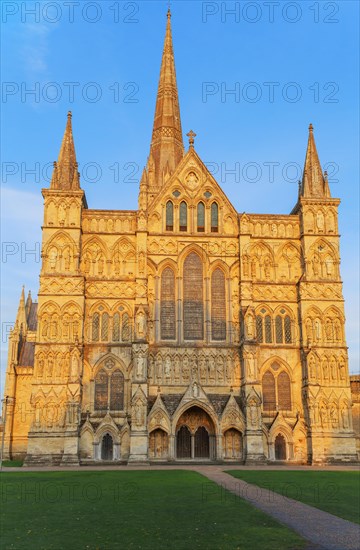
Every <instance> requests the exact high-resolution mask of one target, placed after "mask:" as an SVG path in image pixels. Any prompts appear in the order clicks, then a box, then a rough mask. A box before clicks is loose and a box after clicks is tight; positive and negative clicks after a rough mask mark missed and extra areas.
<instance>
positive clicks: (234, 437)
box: [224, 428, 243, 460]
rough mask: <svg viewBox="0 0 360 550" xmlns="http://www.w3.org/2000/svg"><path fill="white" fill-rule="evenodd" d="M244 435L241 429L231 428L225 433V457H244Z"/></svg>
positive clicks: (232, 458) (235, 458) (229, 458)
mask: <svg viewBox="0 0 360 550" xmlns="http://www.w3.org/2000/svg"><path fill="white" fill-rule="evenodd" d="M242 447H243V446H242V435H241V432H239V430H236V429H235V428H230V429H229V430H226V432H225V433H224V458H226V459H228V460H240V459H242Z"/></svg>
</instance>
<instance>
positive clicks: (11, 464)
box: [2, 460, 24, 468]
mask: <svg viewBox="0 0 360 550" xmlns="http://www.w3.org/2000/svg"><path fill="white" fill-rule="evenodd" d="M23 463H24V461H23V460H3V463H2V465H3V466H4V468H5V467H6V468H21V467H22V465H23Z"/></svg>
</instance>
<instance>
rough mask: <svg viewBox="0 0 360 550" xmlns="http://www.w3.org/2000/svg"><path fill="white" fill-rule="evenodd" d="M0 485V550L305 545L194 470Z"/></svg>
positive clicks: (51, 475) (6, 477)
mask: <svg viewBox="0 0 360 550" xmlns="http://www.w3.org/2000/svg"><path fill="white" fill-rule="evenodd" d="M1 482H2V483H1V497H2V498H1V500H2V505H1V512H2V518H1V531H2V532H1V540H2V543H1V548H2V549H4V550H5V549H6V550H7V549H10V548H14V549H16V550H20V549H25V548H26V549H27V550H30V549H36V550H44V549H55V550H62V549H66V550H67V549H74V550H75V549H76V550H80V549H98V550H100V549H101V550H113V549H116V550H131V549H136V548H139V549H140V548H141V549H151V550H158V549H166V550H169V549H176V550H177V549H179V550H182V549H186V550H193V549H195V548H200V549H202V550H213V549H214V550H215V549H216V550H220V549H224V550H225V549H226V550H228V549H244V550H245V549H250V548H251V549H252V550H257V549H259V550H263V549H264V548H266V549H267V550H271V549H276V550H282V549H289V550H290V549H291V550H295V549H302V548H304V545H305V543H304V541H303V540H302V539H301V538H300V537H298V536H297V535H296V534H295V533H294V532H292V531H290V530H289V529H287V528H286V527H284V526H282V525H280V524H279V523H277V522H276V521H274V520H272V519H271V518H270V517H268V516H266V515H265V514H263V513H262V512H259V511H257V510H256V509H255V508H253V507H252V506H250V505H249V504H248V503H246V502H244V501H243V500H241V499H239V498H237V497H235V495H232V494H230V493H228V492H226V491H224V490H223V489H221V488H220V487H218V486H217V485H215V484H214V483H212V482H210V481H209V480H208V479H206V478H204V477H202V476H201V475H200V474H197V473H196V472H190V471H181V470H176V471H175V470H172V471H171V470H169V471H150V472H148V471H146V472H145V471H128V472H124V471H121V472H119V471H83V472H13V473H8V472H6V473H3V474H2V475H1Z"/></svg>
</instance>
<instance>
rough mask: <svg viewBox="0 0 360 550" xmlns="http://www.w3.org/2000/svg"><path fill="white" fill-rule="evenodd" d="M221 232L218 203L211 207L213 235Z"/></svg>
mask: <svg viewBox="0 0 360 550" xmlns="http://www.w3.org/2000/svg"><path fill="white" fill-rule="evenodd" d="M218 231H219V207H218V205H217V204H216V202H213V203H212V205H211V233H217V232H218Z"/></svg>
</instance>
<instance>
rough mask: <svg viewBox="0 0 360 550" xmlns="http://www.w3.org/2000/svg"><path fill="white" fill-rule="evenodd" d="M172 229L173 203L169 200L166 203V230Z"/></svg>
mask: <svg viewBox="0 0 360 550" xmlns="http://www.w3.org/2000/svg"><path fill="white" fill-rule="evenodd" d="M173 229H174V205H173V203H172V202H171V201H168V202H167V203H166V231H173Z"/></svg>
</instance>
